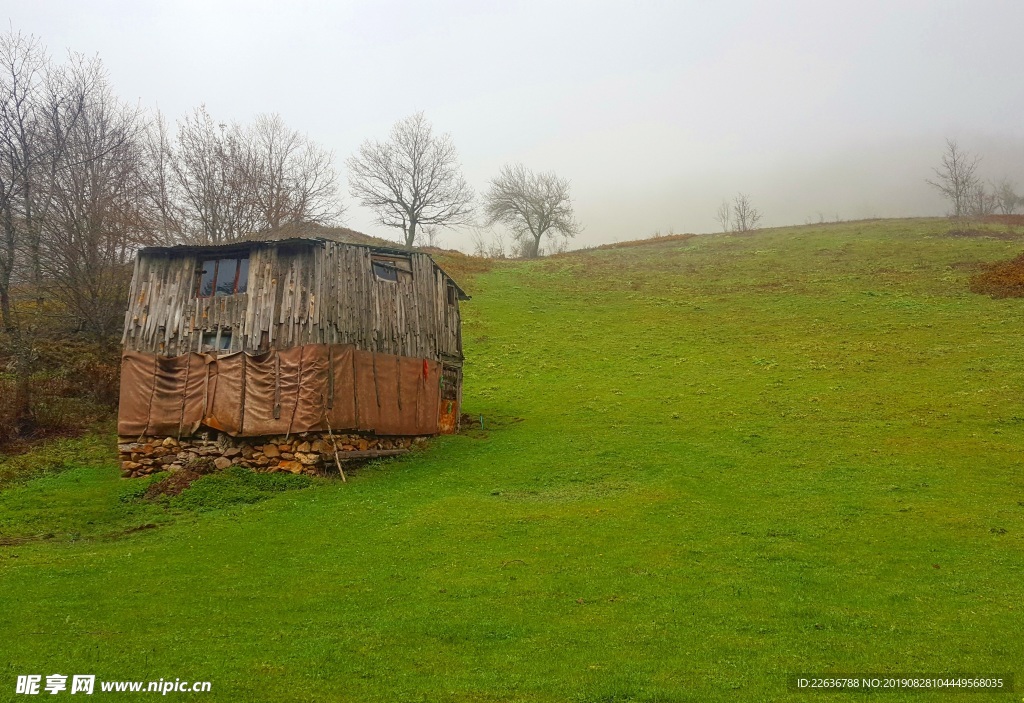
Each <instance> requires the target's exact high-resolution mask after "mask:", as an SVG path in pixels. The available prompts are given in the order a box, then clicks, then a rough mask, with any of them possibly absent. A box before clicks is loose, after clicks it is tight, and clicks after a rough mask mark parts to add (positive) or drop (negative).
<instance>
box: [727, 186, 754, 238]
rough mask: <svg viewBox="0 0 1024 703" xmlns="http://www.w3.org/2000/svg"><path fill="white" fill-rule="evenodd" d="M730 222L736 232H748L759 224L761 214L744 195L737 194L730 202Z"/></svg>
mask: <svg viewBox="0 0 1024 703" xmlns="http://www.w3.org/2000/svg"><path fill="white" fill-rule="evenodd" d="M732 222H733V227H734V228H735V231H737V232H750V231H752V230H755V229H757V228H758V226H759V225H760V224H761V212H760V211H759V210H758V209H757V208H755V207H754V205H753V203H751V202H750V197H749V196H747V195H746V194H744V193H739V194H738V195H737V196H736V197H735V198H734V199H733V201H732Z"/></svg>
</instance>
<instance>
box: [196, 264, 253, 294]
mask: <svg viewBox="0 0 1024 703" xmlns="http://www.w3.org/2000/svg"><path fill="white" fill-rule="evenodd" d="M248 287H249V257H248V256H236V257H230V258H227V257H226V258H223V259H206V260H205V261H202V262H200V265H199V269H198V270H197V271H196V296H197V297H200V298H209V297H211V296H214V295H218V296H219V295H235V294H236V293H244V292H245V291H246V290H247V289H248Z"/></svg>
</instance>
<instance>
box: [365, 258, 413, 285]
mask: <svg viewBox="0 0 1024 703" xmlns="http://www.w3.org/2000/svg"><path fill="white" fill-rule="evenodd" d="M371 261H372V262H373V275H374V277H376V279H377V280H378V281H391V282H392V283H397V282H398V281H404V282H409V281H411V280H412V261H410V260H409V257H407V256H397V255H396V256H388V255H384V254H374V255H373V256H372V258H371Z"/></svg>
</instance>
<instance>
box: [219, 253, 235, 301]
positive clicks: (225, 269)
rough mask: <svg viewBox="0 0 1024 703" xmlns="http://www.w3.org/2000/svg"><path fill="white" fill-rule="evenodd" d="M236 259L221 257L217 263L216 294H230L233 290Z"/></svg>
mask: <svg viewBox="0 0 1024 703" xmlns="http://www.w3.org/2000/svg"><path fill="white" fill-rule="evenodd" d="M237 267H238V260H237V259H221V260H220V263H219V264H218V265H217V295H232V294H233V293H234V292H235V269H236V268H237Z"/></svg>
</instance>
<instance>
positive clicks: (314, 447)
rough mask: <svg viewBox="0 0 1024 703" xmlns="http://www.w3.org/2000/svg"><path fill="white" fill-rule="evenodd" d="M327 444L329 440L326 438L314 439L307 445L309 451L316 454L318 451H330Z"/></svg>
mask: <svg viewBox="0 0 1024 703" xmlns="http://www.w3.org/2000/svg"><path fill="white" fill-rule="evenodd" d="M328 444H329V442H327V441H326V440H319V439H317V440H314V441H313V443H312V444H310V445H309V451H311V452H316V453H317V454H319V453H320V452H325V451H330V450H329V449H328V448H327V445H328Z"/></svg>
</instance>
